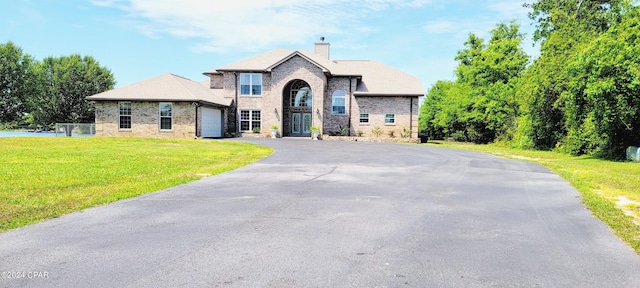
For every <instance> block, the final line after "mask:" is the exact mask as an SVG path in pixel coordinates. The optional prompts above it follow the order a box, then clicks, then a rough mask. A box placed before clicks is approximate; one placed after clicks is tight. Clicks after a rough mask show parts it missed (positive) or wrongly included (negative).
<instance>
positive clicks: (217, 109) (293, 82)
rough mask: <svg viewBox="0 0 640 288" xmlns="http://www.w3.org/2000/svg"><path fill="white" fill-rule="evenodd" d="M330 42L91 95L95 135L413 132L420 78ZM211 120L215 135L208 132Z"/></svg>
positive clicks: (207, 135) (276, 50)
mask: <svg viewBox="0 0 640 288" xmlns="http://www.w3.org/2000/svg"><path fill="white" fill-rule="evenodd" d="M329 47H330V45H329V43H326V42H319V43H315V49H314V51H313V52H312V51H292V50H285V49H275V50H272V51H269V52H266V53H263V54H260V55H257V56H254V57H251V58H248V59H245V60H241V61H238V62H235V63H232V64H229V65H226V66H223V67H220V68H218V69H215V70H212V71H207V72H204V75H206V76H208V77H209V78H210V80H208V81H205V82H202V83H198V82H193V81H191V80H188V79H184V78H181V77H178V76H175V75H171V74H166V75H163V76H160V77H156V78H152V79H150V80H146V81H142V82H139V83H135V84H132V85H130V86H125V87H122V88H118V89H115V90H111V91H107V92H103V93H100V94H97V95H93V96H90V97H87V99H89V100H93V101H96V102H95V103H96V131H97V134H98V135H112V136H116V135H120V136H125V135H131V136H148V137H220V136H234V135H243V134H244V135H246V134H247V133H251V134H254V133H256V132H260V133H263V134H264V133H265V132H267V131H270V127H272V126H278V134H279V135H281V136H286V137H297V136H301V137H308V136H309V135H310V134H311V127H312V126H315V127H318V128H319V129H320V131H321V134H325V135H327V134H328V135H346V136H355V135H358V134H362V135H364V136H371V135H372V131H373V130H378V131H383V136H382V137H384V136H387V135H389V133H390V132H391V131H393V133H394V135H396V137H399V136H400V135H404V136H407V137H411V138H416V137H417V135H418V113H419V111H418V105H419V104H418V102H419V101H418V99H419V97H420V96H423V95H424V92H423V90H422V84H421V83H420V80H419V79H417V78H416V77H413V76H411V75H408V74H406V73H404V72H402V71H399V70H396V69H394V68H391V67H389V66H387V65H384V64H381V63H379V62H376V61H371V60H330V58H329V54H330V50H329ZM168 79H171V80H168ZM162 81H170V82H173V83H174V85H167V84H162V83H158V82H162ZM131 86H136V87H137V89H132V88H131ZM162 86H173V87H172V91H171V92H168V91H162V90H163V89H165V88H162ZM205 86H206V87H205ZM175 94H177V95H180V97H177V96H175ZM142 95H144V97H143V96H142ZM123 106H124V108H125V109H124V113H123ZM127 107H129V108H127ZM136 107H137V108H136ZM127 109H128V110H127ZM163 109H164V110H163ZM167 109H169V110H170V111H168V110H167ZM153 111H157V112H153ZM152 112H153V113H152ZM163 113H164V114H163ZM129 114H130V115H129ZM169 114H170V115H171V116H167V115H169ZM162 115H165V116H162ZM123 116H124V117H125V118H124V122H123V120H122V119H123V118H122V117H123ZM126 117H129V118H126ZM126 121H130V122H126ZM210 121H218V123H217V124H215V125H212V124H211V123H209V122H210ZM122 123H125V124H127V125H125V126H123V125H122ZM163 123H164V124H163ZM163 125H164V126H163ZM138 126H144V128H142V127H140V128H136V127H138ZM212 126H213V127H215V129H218V130H216V131H215V132H216V133H215V135H214V136H212V135H213V134H212V133H209V132H207V133H205V132H206V131H210V128H209V127H212ZM203 127H204V128H207V129H204V130H203ZM163 128H169V129H163ZM134 131H136V132H135V133H134Z"/></svg>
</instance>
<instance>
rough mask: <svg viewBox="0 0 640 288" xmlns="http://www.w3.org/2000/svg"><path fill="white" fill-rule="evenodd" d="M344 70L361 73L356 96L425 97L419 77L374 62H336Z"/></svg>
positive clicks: (355, 92)
mask: <svg viewBox="0 0 640 288" xmlns="http://www.w3.org/2000/svg"><path fill="white" fill-rule="evenodd" d="M336 62H337V63H338V65H340V66H341V67H342V68H343V69H345V70H348V71H358V72H359V73H361V75H362V78H361V81H359V82H358V86H357V87H356V90H355V91H354V95H355V96H418V97H419V96H424V90H422V82H421V81H420V79H418V78H417V77H414V76H412V75H409V74H407V73H405V72H402V71H400V70H397V69H395V68H392V67H390V66H387V65H385V64H382V63H380V62H377V61H372V60H341V61H336Z"/></svg>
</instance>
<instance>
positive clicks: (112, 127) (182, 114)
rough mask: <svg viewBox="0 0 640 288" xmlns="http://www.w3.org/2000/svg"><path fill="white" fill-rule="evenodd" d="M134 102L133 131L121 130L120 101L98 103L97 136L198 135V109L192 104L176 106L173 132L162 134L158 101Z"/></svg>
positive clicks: (155, 136) (169, 136) (176, 136)
mask: <svg viewBox="0 0 640 288" xmlns="http://www.w3.org/2000/svg"><path fill="white" fill-rule="evenodd" d="M130 102H131V129H127V130H121V129H119V128H118V113H119V107H118V103H119V102H118V101H96V104H95V111H96V136H117V137H141V138H142V137H152V138H194V137H195V135H196V134H195V132H196V124H195V118H196V117H195V116H196V115H195V114H196V111H195V107H194V106H193V105H191V103H190V102H167V103H172V104H173V111H172V112H173V113H172V114H173V119H172V121H173V123H172V125H171V126H172V129H171V130H170V131H160V125H159V124H158V122H159V120H158V118H159V102H139V101H130Z"/></svg>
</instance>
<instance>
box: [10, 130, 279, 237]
mask: <svg viewBox="0 0 640 288" xmlns="http://www.w3.org/2000/svg"><path fill="white" fill-rule="evenodd" d="M0 151H2V152H1V153H0V232H1V231H5V230H8V229H13V228H16V227H20V226H24V225H28V224H32V223H35V222H38V221H42V220H44V219H49V218H54V217H58V216H60V215H63V214H66V213H70V212H73V211H78V210H82V209H84V208H87V207H91V206H96V205H100V204H104V203H109V202H113V201H117V200H120V199H125V198H129V197H133V196H137V195H141V194H145V193H149V192H153V191H157V190H160V189H164V188H168V187H171V186H176V185H179V184H183V183H187V182H191V181H194V180H197V179H201V178H203V177H206V176H211V175H215V174H219V173H223V172H226V171H230V170H233V169H235V168H238V167H241V166H243V165H246V164H249V163H251V162H254V161H256V160H258V159H261V158H263V157H265V156H267V155H270V154H271V153H272V152H273V150H272V149H270V148H264V147H260V146H256V145H252V144H249V143H238V142H223V141H202V140H159V139H129V138H105V137H22V138H0Z"/></svg>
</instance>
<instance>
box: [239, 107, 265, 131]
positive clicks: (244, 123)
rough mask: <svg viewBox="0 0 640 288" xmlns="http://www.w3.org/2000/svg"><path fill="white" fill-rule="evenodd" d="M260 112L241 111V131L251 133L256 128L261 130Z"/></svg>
mask: <svg viewBox="0 0 640 288" xmlns="http://www.w3.org/2000/svg"><path fill="white" fill-rule="evenodd" d="M260 120H261V117H260V111H259V110H240V131H241V132H251V131H253V129H254V128H258V129H260Z"/></svg>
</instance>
